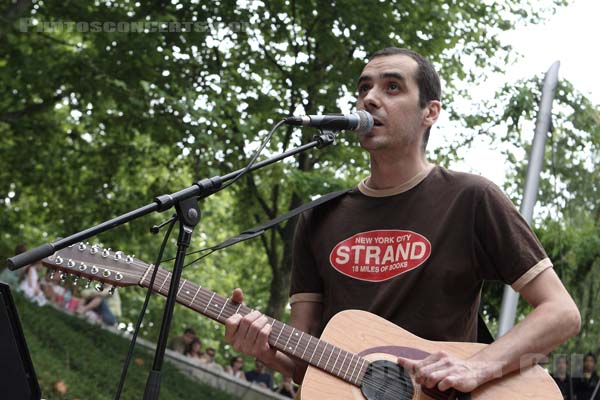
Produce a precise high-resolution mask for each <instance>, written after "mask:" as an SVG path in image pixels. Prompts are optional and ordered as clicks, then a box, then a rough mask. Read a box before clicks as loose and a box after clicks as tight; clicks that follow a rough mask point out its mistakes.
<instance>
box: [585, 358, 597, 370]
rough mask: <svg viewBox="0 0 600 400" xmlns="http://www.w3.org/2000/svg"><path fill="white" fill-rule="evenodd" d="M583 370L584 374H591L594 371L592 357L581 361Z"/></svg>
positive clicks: (594, 366)
mask: <svg viewBox="0 0 600 400" xmlns="http://www.w3.org/2000/svg"><path fill="white" fill-rule="evenodd" d="M583 369H584V370H585V371H586V372H592V371H594V370H595V369H596V363H595V362H594V357H590V356H587V357H586V358H585V359H584V360H583Z"/></svg>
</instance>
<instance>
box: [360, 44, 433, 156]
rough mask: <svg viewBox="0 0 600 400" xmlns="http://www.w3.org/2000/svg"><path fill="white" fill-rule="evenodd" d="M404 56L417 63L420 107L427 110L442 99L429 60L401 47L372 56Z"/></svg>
mask: <svg viewBox="0 0 600 400" xmlns="http://www.w3.org/2000/svg"><path fill="white" fill-rule="evenodd" d="M395 55H404V56H408V57H410V58H412V59H413V60H415V61H416V62H417V72H416V74H415V81H416V82H417V86H418V87H419V106H420V107H421V108H425V107H426V106H427V104H429V102H430V101H432V100H438V101H439V100H440V99H441V98H442V85H441V84H440V77H439V75H438V73H437V72H436V70H435V68H433V65H432V64H431V62H429V60H428V59H427V58H425V57H423V56H422V55H420V54H419V53H417V52H415V51H412V50H409V49H404V48H400V47H387V48H385V49H383V50H379V51H376V52H375V53H373V54H372V55H371V58H370V59H371V60H373V59H374V58H377V57H386V56H395ZM430 131H431V127H429V128H428V129H427V130H426V131H425V135H424V136H423V151H425V148H426V147H427V142H428V141H429V132H430Z"/></svg>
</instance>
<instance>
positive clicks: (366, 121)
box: [354, 110, 375, 135]
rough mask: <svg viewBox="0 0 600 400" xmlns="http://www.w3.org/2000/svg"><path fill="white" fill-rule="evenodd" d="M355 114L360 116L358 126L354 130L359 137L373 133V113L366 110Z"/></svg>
mask: <svg viewBox="0 0 600 400" xmlns="http://www.w3.org/2000/svg"><path fill="white" fill-rule="evenodd" d="M355 114H356V115H358V125H356V127H355V128H354V130H355V131H356V132H357V133H358V134H359V135H366V134H367V133H369V132H371V129H373V125H374V124H375V122H374V121H373V116H372V115H371V113H370V112H368V111H365V110H360V111H357V112H356V113H355Z"/></svg>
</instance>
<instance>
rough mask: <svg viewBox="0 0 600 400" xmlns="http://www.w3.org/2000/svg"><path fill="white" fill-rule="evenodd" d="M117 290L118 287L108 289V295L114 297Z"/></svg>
mask: <svg viewBox="0 0 600 400" xmlns="http://www.w3.org/2000/svg"><path fill="white" fill-rule="evenodd" d="M115 290H117V287H116V286H112V287H111V288H110V289H108V294H109V295H110V296H112V295H113V294H115Z"/></svg>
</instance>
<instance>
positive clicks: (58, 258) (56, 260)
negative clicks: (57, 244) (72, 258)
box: [54, 256, 64, 265]
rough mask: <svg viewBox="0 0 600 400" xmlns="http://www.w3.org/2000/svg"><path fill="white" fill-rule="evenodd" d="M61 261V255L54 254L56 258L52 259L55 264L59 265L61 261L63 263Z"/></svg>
mask: <svg viewBox="0 0 600 400" xmlns="http://www.w3.org/2000/svg"><path fill="white" fill-rule="evenodd" d="M63 261H64V260H63V259H62V257H61V256H56V259H55V260H54V262H55V263H56V264H57V265H60V264H62V263H63Z"/></svg>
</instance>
